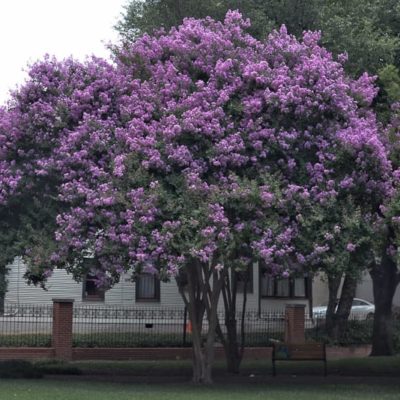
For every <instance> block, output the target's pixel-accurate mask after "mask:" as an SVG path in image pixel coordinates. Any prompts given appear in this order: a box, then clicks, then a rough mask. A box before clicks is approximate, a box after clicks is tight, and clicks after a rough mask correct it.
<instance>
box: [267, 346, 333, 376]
mask: <svg viewBox="0 0 400 400" xmlns="http://www.w3.org/2000/svg"><path fill="white" fill-rule="evenodd" d="M276 361H323V362H324V373H325V376H326V375H327V361H326V347H325V344H323V343H304V344H286V343H279V344H274V345H273V351H272V372H273V375H274V376H275V375H276V365H275V362H276Z"/></svg>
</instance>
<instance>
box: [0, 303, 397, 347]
mask: <svg viewBox="0 0 400 400" xmlns="http://www.w3.org/2000/svg"><path fill="white" fill-rule="evenodd" d="M52 312H53V306H52V305H51V304H46V305H43V304H41V305H33V304H6V305H5V308H4V313H3V314H0V347H50V346H51V335H52V325H53V321H52ZM73 312H74V315H73V346H74V347H182V346H190V345H191V343H192V341H191V339H192V333H191V325H190V322H189V318H188V315H187V312H186V311H185V309H184V308H175V309H171V308H168V309H166V308H163V309H160V308H157V309H156V308H140V309H139V308H134V307H122V306H115V307H112V306H94V305H91V306H88V305H75V306H74V311H73ZM218 318H219V323H220V327H221V330H222V332H223V334H224V335H226V334H227V328H226V323H225V322H226V321H225V314H224V313H223V312H219V313H218ZM235 320H236V322H235V323H236V329H237V334H238V342H241V321H242V315H241V313H237V314H236V316H235ZM372 324H373V320H372V319H371V318H370V317H368V315H366V316H363V315H356V316H354V315H352V316H351V317H350V319H349V321H348V322H347V324H346V329H345V332H344V334H343V335H341V336H340V337H339V338H338V339H335V340H332V339H331V338H330V337H329V336H328V334H327V330H326V323H325V319H324V318H314V319H310V318H308V317H306V320H305V334H306V339H307V341H317V342H326V343H329V344H337V345H352V344H369V343H371V340H372ZM393 325H394V329H393V330H394V342H395V346H396V349H397V350H398V351H400V318H399V317H397V318H396V317H395V319H394V323H393ZM244 326H245V330H244V332H245V336H244V343H245V346H248V347H255V346H268V345H271V343H273V342H274V341H283V340H284V332H285V328H286V321H285V317H284V311H282V310H277V311H274V310H267V311H262V312H258V311H255V310H248V311H247V312H246V313H245V315H244ZM207 329H208V324H207V321H206V320H205V321H204V323H203V333H204V334H205V333H206V331H207ZM217 341H219V338H217Z"/></svg>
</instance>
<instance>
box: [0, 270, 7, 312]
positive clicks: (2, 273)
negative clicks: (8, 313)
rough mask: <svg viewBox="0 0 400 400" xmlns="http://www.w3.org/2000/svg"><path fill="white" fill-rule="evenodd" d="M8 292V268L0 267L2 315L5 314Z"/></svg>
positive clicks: (0, 304)
mask: <svg viewBox="0 0 400 400" xmlns="http://www.w3.org/2000/svg"><path fill="white" fill-rule="evenodd" d="M6 293H7V268H0V315H3V314H4V306H5V300H6Z"/></svg>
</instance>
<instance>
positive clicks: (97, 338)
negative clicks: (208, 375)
mask: <svg viewBox="0 0 400 400" xmlns="http://www.w3.org/2000/svg"><path fill="white" fill-rule="evenodd" d="M270 339H275V340H282V334H281V333H276V332H275V333H270V335H266V334H265V332H250V333H248V334H247V335H246V340H247V343H248V346H252V347H256V346H270V345H271V340H270ZM72 341H73V343H72V345H73V347H86V348H87V347H182V346H183V334H182V333H160V332H154V333H140V332H139V333H138V332H110V333H107V332H93V333H87V334H86V333H74V335H73V338H72ZM14 346H16V347H24V346H28V347H50V346H51V335H50V334H44V333H36V334H15V335H12V334H3V335H0V347H14ZM185 346H186V347H190V346H191V335H190V334H188V335H187V337H186V344H185Z"/></svg>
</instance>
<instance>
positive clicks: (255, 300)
mask: <svg viewBox="0 0 400 400" xmlns="http://www.w3.org/2000/svg"><path fill="white" fill-rule="evenodd" d="M25 271H26V266H25V265H24V264H23V262H22V261H21V260H20V259H16V260H15V261H14V262H13V264H12V265H10V270H9V273H8V292H7V294H6V302H11V303H21V304H22V303H36V304H39V303H50V302H51V300H52V299H53V298H71V299H73V300H74V302H75V303H76V304H96V305H102V304H105V305H124V306H133V305H135V306H136V307H139V308H179V309H180V308H183V300H182V299H181V297H180V294H179V292H178V289H177V287H176V283H175V282H174V281H171V282H167V283H165V282H161V284H160V301H159V302H152V301H149V302H144V301H139V302H136V300H135V299H136V297H135V283H134V282H132V281H131V280H130V278H129V275H128V274H127V275H124V276H122V277H121V280H120V282H119V283H117V284H116V285H115V286H114V287H113V288H111V289H110V290H108V291H107V292H106V293H105V300H104V303H103V302H97V301H96V302H88V301H82V283H81V282H75V281H74V280H73V279H72V277H71V275H69V274H67V272H66V271H64V270H60V269H59V270H55V271H54V273H53V275H52V276H51V277H50V278H49V280H48V283H47V284H46V287H47V290H43V289H42V288H40V287H36V286H33V285H28V284H27V283H26V281H25V279H24V278H23V275H24V273H25ZM321 284H322V283H321ZM259 290H260V287H259V267H258V265H257V264H254V265H253V292H252V293H248V294H247V307H246V308H247V310H254V311H256V310H259V309H260V310H261V311H263V310H265V311H267V310H281V309H283V308H284V307H285V304H287V303H290V304H293V303H300V304H305V305H306V306H307V305H308V300H303V299H273V298H268V299H265V298H263V299H260V300H259V296H260V294H259ZM325 293H326V290H325ZM237 300H238V303H237V310H238V311H239V310H240V309H241V305H242V301H243V295H242V294H241V293H239V294H238V295H237ZM315 304H317V303H315ZM219 309H220V310H222V309H223V302H222V298H221V300H220V302H219Z"/></svg>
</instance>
